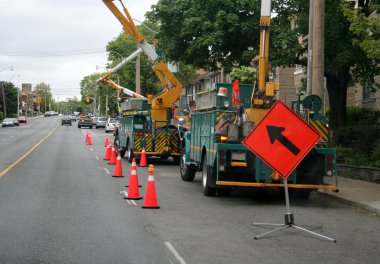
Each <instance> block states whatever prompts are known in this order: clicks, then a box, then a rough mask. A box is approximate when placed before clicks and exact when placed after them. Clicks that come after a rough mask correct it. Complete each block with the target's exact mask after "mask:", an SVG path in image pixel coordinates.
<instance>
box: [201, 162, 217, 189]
mask: <svg viewBox="0 0 380 264" xmlns="http://www.w3.org/2000/svg"><path fill="white" fill-rule="evenodd" d="M213 173H214V167H213V166H208V165H207V155H205V157H204V158H203V166H202V187H203V194H204V195H205V196H215V194H216V191H217V189H216V188H215V187H212V185H211V184H212V182H213Z"/></svg>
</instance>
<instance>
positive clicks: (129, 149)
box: [126, 141, 133, 163]
mask: <svg viewBox="0 0 380 264" xmlns="http://www.w3.org/2000/svg"><path fill="white" fill-rule="evenodd" d="M130 145H131V144H130V143H129V141H128V143H127V150H126V154H127V156H126V158H127V160H128V162H129V163H132V160H133V150H132V148H131V146H130Z"/></svg>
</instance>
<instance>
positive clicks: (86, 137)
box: [86, 132, 88, 144]
mask: <svg viewBox="0 0 380 264" xmlns="http://www.w3.org/2000/svg"><path fill="white" fill-rule="evenodd" d="M86 144H88V132H87V133H86Z"/></svg>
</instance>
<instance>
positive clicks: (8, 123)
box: [2, 118, 15, 127]
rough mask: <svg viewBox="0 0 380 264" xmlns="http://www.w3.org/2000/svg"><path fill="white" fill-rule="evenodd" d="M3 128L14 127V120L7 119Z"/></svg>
mask: <svg viewBox="0 0 380 264" xmlns="http://www.w3.org/2000/svg"><path fill="white" fill-rule="evenodd" d="M2 126H3V127H9V126H10V127H14V126H15V123H14V122H13V118H5V119H4V120H3V123H2Z"/></svg>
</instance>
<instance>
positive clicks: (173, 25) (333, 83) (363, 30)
mask: <svg viewBox="0 0 380 264" xmlns="http://www.w3.org/2000/svg"><path fill="white" fill-rule="evenodd" d="M309 2H310V1H309V0H287V1H283V0H273V1H272V13H273V14H275V16H273V18H272V22H271V24H272V25H271V37H270V38H271V43H270V45H271V46H270V53H269V54H270V61H271V63H272V65H273V66H294V65H295V64H302V65H306V63H307V61H306V52H307V42H306V40H307V39H306V38H305V36H307V35H308V16H309ZM378 2H379V1H369V0H360V1H359V6H360V8H359V9H358V10H356V11H353V10H352V7H350V6H348V4H347V2H345V1H341V0H329V1H325V31H324V32H325V54H324V55H325V76H326V79H327V90H328V94H329V100H330V107H331V109H330V120H331V123H332V128H333V129H336V128H338V127H340V126H344V125H345V122H346V97H347V88H348V86H349V85H350V84H352V83H353V82H359V83H361V84H363V85H369V84H373V83H374V76H375V75H379V74H380V69H379V56H378V53H379V48H378V47H379V39H378V36H379V23H378V20H377V19H378V18H376V16H375V17H370V16H369V14H370V12H371V10H373V8H372V4H374V5H375V7H376V5H378ZM259 8H260V1H251V0H238V1H236V0H215V1H204V0H159V1H158V3H157V5H155V6H153V8H152V11H151V12H149V13H148V18H149V19H150V20H151V21H154V22H155V23H158V24H160V26H161V27H160V33H159V35H158V38H159V41H160V42H161V43H162V45H163V46H164V50H165V54H166V56H167V57H168V58H169V59H172V60H178V61H184V62H185V63H187V64H192V65H195V66H197V67H199V68H206V69H216V68H219V67H225V68H226V69H227V71H229V70H230V69H231V68H232V67H233V66H240V65H245V66H248V65H249V62H250V61H251V59H252V58H254V57H255V56H256V55H257V50H258V47H259V39H258V38H259V18H260V9H259ZM300 37H304V38H303V42H299V40H300Z"/></svg>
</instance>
